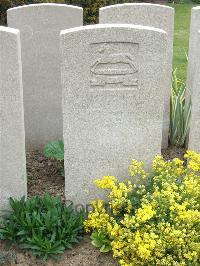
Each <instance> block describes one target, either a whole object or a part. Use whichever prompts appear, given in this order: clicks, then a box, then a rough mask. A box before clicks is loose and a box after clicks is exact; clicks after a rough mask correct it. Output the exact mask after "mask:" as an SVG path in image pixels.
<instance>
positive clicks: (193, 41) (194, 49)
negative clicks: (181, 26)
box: [186, 6, 200, 103]
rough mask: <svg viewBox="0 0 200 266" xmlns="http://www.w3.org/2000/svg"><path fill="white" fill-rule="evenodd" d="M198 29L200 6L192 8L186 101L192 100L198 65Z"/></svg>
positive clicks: (199, 27)
mask: <svg viewBox="0 0 200 266" xmlns="http://www.w3.org/2000/svg"><path fill="white" fill-rule="evenodd" d="M198 30H200V7H199V6H197V7H194V8H192V13H191V24H190V40H189V53H188V68H187V83H186V85H187V90H186V102H187V103H188V101H189V100H190V96H191V93H192V90H193V81H194V72H195V66H196V54H197V53H198V50H199V43H198Z"/></svg>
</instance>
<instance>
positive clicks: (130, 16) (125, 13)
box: [99, 3, 174, 148]
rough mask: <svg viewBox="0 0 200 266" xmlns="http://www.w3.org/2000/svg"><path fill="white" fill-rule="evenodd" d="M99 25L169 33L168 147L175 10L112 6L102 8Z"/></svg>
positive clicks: (165, 132)
mask: <svg viewBox="0 0 200 266" xmlns="http://www.w3.org/2000/svg"><path fill="white" fill-rule="evenodd" d="M99 23H114V24H115V23H117V24H118V23H127V24H135V25H143V26H150V27H155V28H159V29H162V30H164V31H166V32H167V43H168V44H167V54H168V55H167V60H168V63H167V64H168V68H167V69H166V73H165V78H166V80H167V83H166V88H165V95H164V101H165V107H164V115H163V138H162V147H163V148H166V147H167V146H168V134H169V120H170V89H171V73H172V60H173V30H174V9H173V8H171V7H167V6H163V5H156V4H150V3H128V4H118V5H111V6H107V7H102V8H100V11H99Z"/></svg>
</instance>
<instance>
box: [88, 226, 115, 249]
mask: <svg viewBox="0 0 200 266" xmlns="http://www.w3.org/2000/svg"><path fill="white" fill-rule="evenodd" d="M91 240H92V245H93V246H95V247H96V248H99V249H100V252H102V253H106V252H109V251H110V250H111V249H112V247H111V245H110V243H111V242H110V240H109V238H108V237H107V236H106V235H105V234H104V233H103V232H98V231H95V232H93V233H92V235H91Z"/></svg>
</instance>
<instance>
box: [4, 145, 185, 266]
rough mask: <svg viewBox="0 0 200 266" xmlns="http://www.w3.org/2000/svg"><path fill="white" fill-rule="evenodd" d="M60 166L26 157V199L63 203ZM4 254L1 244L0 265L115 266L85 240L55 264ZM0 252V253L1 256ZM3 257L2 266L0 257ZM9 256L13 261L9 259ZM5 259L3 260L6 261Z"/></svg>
mask: <svg viewBox="0 0 200 266" xmlns="http://www.w3.org/2000/svg"><path fill="white" fill-rule="evenodd" d="M184 153H185V149H183V148H174V147H169V148H168V149H167V150H163V151H162V155H163V157H164V158H165V159H166V160H171V159H173V158H175V157H178V158H180V159H182V158H183V155H184ZM61 168H62V163H61V162H57V161H54V160H51V159H48V158H46V157H44V155H43V153H42V152H38V151H36V152H29V153H27V175H28V196H33V195H42V194H44V193H45V192H49V193H50V194H51V195H54V196H61V197H62V199H63V200H64V177H62V176H61V174H60V172H61ZM3 250H5V244H4V243H1V244H0V265H7V266H14V265H20V266H44V265H45V266H54V265H55V266H71V265H73V266H79V265H82V266H86V265H90V266H109V265H117V263H116V262H115V261H114V260H113V258H112V255H111V254H101V253H100V252H99V251H98V249H96V248H94V247H93V246H92V245H91V244H90V239H89V237H88V236H86V237H85V239H84V240H83V241H82V242H81V243H80V244H79V245H77V246H75V247H74V248H73V249H72V250H67V251H66V252H65V253H64V254H63V256H61V257H60V258H59V260H58V261H53V260H50V261H48V262H43V261H41V260H39V259H36V258H35V257H34V256H33V255H32V254H31V253H30V252H24V251H21V250H19V249H18V248H12V249H11V250H9V252H7V251H3ZM2 252H3V253H2ZM2 254H3V255H5V258H4V260H5V262H4V263H1V262H2V261H3V260H2V259H1V256H2ZM11 254H13V256H12V257H13V259H10V255H11ZM6 258H7V260H6Z"/></svg>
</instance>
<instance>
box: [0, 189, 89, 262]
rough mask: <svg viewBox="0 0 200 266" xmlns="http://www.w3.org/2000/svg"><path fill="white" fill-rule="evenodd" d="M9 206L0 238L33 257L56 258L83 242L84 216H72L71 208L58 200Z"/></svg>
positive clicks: (13, 201)
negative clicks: (30, 252) (29, 252)
mask: <svg viewBox="0 0 200 266" xmlns="http://www.w3.org/2000/svg"><path fill="white" fill-rule="evenodd" d="M10 206H11V211H9V212H8V213H6V215H5V216H4V219H3V220H2V224H1V227H0V238H1V239H5V240H8V241H9V242H10V243H11V244H14V243H16V244H18V245H19V246H20V247H21V248H22V249H28V250H31V251H32V253H33V254H34V255H36V256H39V257H41V258H43V259H48V258H49V257H55V256H56V255H58V254H61V253H63V252H64V250H65V249H66V248H71V247H72V245H73V244H74V243H78V242H79V240H81V238H82V235H83V221H84V214H83V212H74V210H73V206H72V204H71V205H69V206H65V205H64V204H63V203H62V202H61V199H60V198H59V197H51V196H50V195H49V194H45V195H44V196H42V197H39V196H35V197H32V198H29V199H27V200H25V199H24V198H22V199H21V200H16V199H12V198H11V199H10Z"/></svg>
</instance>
